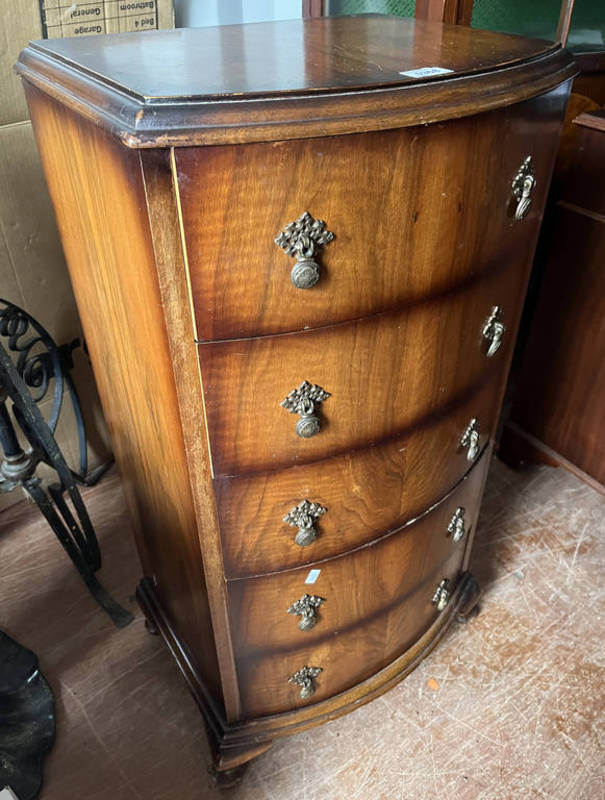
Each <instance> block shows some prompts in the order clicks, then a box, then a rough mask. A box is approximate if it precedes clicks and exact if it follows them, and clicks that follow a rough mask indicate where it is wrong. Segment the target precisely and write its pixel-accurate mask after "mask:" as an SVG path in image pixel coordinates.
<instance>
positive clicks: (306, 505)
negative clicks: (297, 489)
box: [284, 500, 328, 547]
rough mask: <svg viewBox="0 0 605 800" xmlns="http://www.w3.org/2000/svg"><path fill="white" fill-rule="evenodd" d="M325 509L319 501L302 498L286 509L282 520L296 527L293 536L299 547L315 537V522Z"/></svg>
mask: <svg viewBox="0 0 605 800" xmlns="http://www.w3.org/2000/svg"><path fill="white" fill-rule="evenodd" d="M327 510H328V509H327V508H324V507H323V506H320V505H319V503H311V502H309V500H303V501H302V502H301V503H299V504H298V505H297V506H294V508H291V509H290V510H289V511H288V513H287V514H286V516H285V517H284V522H287V523H288V525H292V526H293V527H294V528H298V533H297V534H296V536H295V537H294V541H295V542H296V544H298V545H300V547H306V546H307V545H309V544H311V543H312V542H314V541H315V540H316V539H317V531H316V529H315V523H316V521H317V520H318V519H319V517H321V515H322V514H325V513H326V511H327Z"/></svg>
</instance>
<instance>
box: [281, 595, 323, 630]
mask: <svg viewBox="0 0 605 800" xmlns="http://www.w3.org/2000/svg"><path fill="white" fill-rule="evenodd" d="M325 602H326V600H325V598H324V597H319V596H318V595H316V594H303V596H302V597H301V598H300V600H295V601H294V603H292V605H291V606H290V608H289V609H288V611H287V612H286V613H287V614H296V616H297V617H301V619H300V621H299V623H298V629H299V630H301V631H310V630H311V628H314V627H315V625H316V624H317V609H318V608H319V607H320V605H321V604H322V603H325Z"/></svg>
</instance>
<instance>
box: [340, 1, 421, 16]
mask: <svg viewBox="0 0 605 800" xmlns="http://www.w3.org/2000/svg"><path fill="white" fill-rule="evenodd" d="M415 8H416V0H329V2H328V3H327V13H328V14H329V15H330V16H331V17H339V16H344V15H345V14H394V15H395V16H397V17H413V16H414V10H415Z"/></svg>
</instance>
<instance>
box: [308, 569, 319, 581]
mask: <svg viewBox="0 0 605 800" xmlns="http://www.w3.org/2000/svg"><path fill="white" fill-rule="evenodd" d="M320 572H321V570H320V569H310V570H309V574H308V575H307V577H306V580H305V583H315V581H316V580H317V579H318V578H319V573H320Z"/></svg>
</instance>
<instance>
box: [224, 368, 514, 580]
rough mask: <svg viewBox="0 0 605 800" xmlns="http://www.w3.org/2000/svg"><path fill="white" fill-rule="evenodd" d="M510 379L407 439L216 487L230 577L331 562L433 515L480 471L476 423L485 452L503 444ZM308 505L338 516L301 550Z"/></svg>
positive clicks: (489, 383) (327, 517)
mask: <svg viewBox="0 0 605 800" xmlns="http://www.w3.org/2000/svg"><path fill="white" fill-rule="evenodd" d="M504 378H505V376H504V375H500V377H499V381H498V382H495V381H494V380H493V379H492V377H491V376H486V379H485V381H484V383H483V385H482V386H480V387H479V388H478V389H475V390H474V391H473V392H471V393H470V395H469V396H468V397H464V398H462V400H461V401H460V402H459V403H458V404H457V405H456V406H455V407H452V408H450V409H448V410H447V412H445V413H444V414H443V415H439V416H438V417H437V418H435V419H429V420H426V421H425V422H424V424H421V425H419V426H418V427H416V428H414V429H413V430H411V431H410V432H409V433H407V434H406V435H404V436H402V437H401V438H395V439H392V440H390V441H388V442H385V443H383V444H380V445H377V446H375V447H369V448H363V449H361V450H356V451H349V452H348V453H346V454H344V455H339V456H335V457H333V458H330V459H325V460H322V461H316V462H313V463H312V464H306V465H302V466H293V467H290V468H289V469H286V470H280V471H277V472H263V473H260V474H258V475H252V476H245V477H240V478H221V479H218V480H215V481H214V490H215V496H216V500H217V506H218V512H219V520H220V529H221V538H222V542H223V557H224V562H225V572H226V574H227V575H228V576H229V577H246V576H252V575H260V574H265V573H270V572H277V571H280V570H284V569H292V568H295V567H299V566H302V565H305V564H311V563H313V562H317V561H322V560H323V559H325V558H331V557H334V556H337V555H340V554H342V553H346V552H347V551H349V550H352V549H353V548H355V547H359V546H360V545H363V544H365V543H368V542H371V541H373V540H374V539H376V538H378V537H379V536H381V535H382V534H383V533H384V532H385V531H388V530H394V529H396V528H398V527H399V526H401V525H403V524H405V523H406V522H408V521H410V520H412V519H414V518H416V517H418V516H420V515H421V514H423V513H424V512H425V511H426V510H427V509H428V508H430V507H431V506H433V505H434V504H436V503H437V502H438V501H439V500H441V499H442V498H443V497H444V496H445V495H446V494H447V493H448V492H449V491H450V490H451V489H453V487H454V486H455V485H456V484H457V483H458V481H460V480H461V479H462V477H463V476H464V475H465V473H466V472H467V471H468V469H469V468H470V467H471V466H472V464H471V462H469V461H468V459H467V454H466V451H465V450H464V449H463V448H461V447H460V444H459V442H460V436H461V434H462V432H463V431H464V429H465V428H466V426H467V424H468V422H469V421H470V420H471V419H472V418H477V419H478V420H479V425H480V430H481V436H480V442H481V446H484V445H485V444H486V443H487V442H488V441H489V440H490V437H491V436H493V434H494V429H495V425H496V421H497V417H498V408H499V403H500V393H501V391H502V389H503V382H504ZM496 383H498V384H499V385H497V386H496ZM304 499H308V500H310V501H315V502H319V503H320V504H321V505H323V506H324V507H325V508H327V509H328V511H327V513H326V514H324V515H323V516H321V517H320V519H319V521H318V523H317V526H316V530H317V534H318V536H317V539H316V540H315V541H314V542H313V543H312V544H310V545H307V546H306V547H300V546H299V545H297V544H295V542H294V537H295V535H296V528H294V527H291V526H290V525H287V524H286V523H284V522H283V517H284V516H285V514H287V513H288V511H290V509H291V508H293V507H294V506H295V505H297V504H298V503H299V502H301V501H302V500H304Z"/></svg>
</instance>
